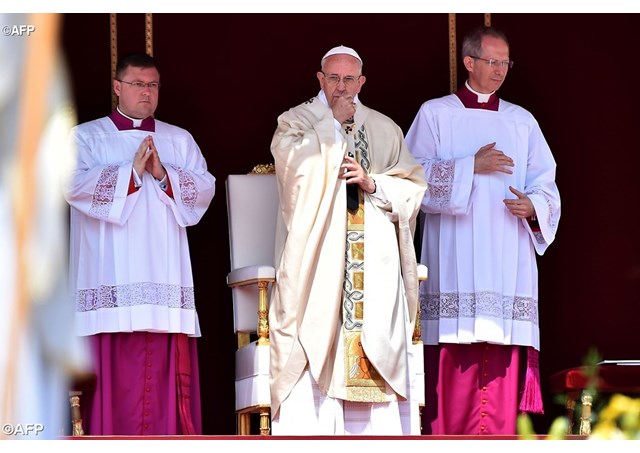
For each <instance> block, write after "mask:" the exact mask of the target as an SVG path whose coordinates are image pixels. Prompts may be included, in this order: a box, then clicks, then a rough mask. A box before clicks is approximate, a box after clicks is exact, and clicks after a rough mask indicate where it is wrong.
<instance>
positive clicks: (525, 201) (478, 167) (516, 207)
mask: <svg viewBox="0 0 640 453" xmlns="http://www.w3.org/2000/svg"><path fill="white" fill-rule="evenodd" d="M495 145H496V143H495V142H493V143H489V144H487V145H484V146H483V147H481V148H480V149H479V150H478V152H477V153H476V155H475V160H474V164H473V165H474V168H473V170H474V173H479V174H488V173H493V172H501V173H506V174H509V175H510V174H512V173H513V172H512V171H511V170H510V169H509V168H508V167H513V166H514V163H513V159H511V158H510V157H509V156H507V155H506V154H505V153H503V152H502V151H500V150H498V149H495V148H494V146H495ZM509 190H510V191H511V193H513V194H514V195H515V196H516V197H518V198H515V199H508V198H505V199H504V200H503V201H504V205H505V206H506V208H507V209H508V210H509V212H510V213H511V214H513V215H514V216H516V217H518V218H521V219H528V218H530V217H532V216H533V215H534V214H535V212H536V211H535V208H534V207H533V203H532V202H531V200H530V199H529V197H528V196H527V195H526V194H524V193H522V192H520V191H519V190H517V189H515V188H514V187H512V186H509Z"/></svg>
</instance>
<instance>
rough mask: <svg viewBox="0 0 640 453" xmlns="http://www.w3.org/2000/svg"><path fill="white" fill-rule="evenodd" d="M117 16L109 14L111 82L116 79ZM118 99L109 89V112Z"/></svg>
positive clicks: (114, 106)
mask: <svg viewBox="0 0 640 453" xmlns="http://www.w3.org/2000/svg"><path fill="white" fill-rule="evenodd" d="M116 16H117V14H116V13H111V14H109V42H110V48H111V80H113V79H115V78H116V64H117V63H118V23H117V17H116ZM117 104H118V97H117V96H116V93H115V91H113V88H111V110H113V109H115V108H116V105H117Z"/></svg>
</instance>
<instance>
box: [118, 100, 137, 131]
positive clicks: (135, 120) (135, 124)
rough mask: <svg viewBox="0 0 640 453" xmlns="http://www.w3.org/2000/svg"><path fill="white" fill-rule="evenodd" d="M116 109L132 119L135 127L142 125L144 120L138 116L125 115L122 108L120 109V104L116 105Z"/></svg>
mask: <svg viewBox="0 0 640 453" xmlns="http://www.w3.org/2000/svg"><path fill="white" fill-rule="evenodd" d="M116 109H118V112H119V113H120V115H122V116H124V117H125V118H127V119H130V120H131V121H133V127H140V126H141V125H142V120H141V119H138V118H131V117H130V116H129V115H125V114H124V113H122V110H120V106H119V105H118V106H116Z"/></svg>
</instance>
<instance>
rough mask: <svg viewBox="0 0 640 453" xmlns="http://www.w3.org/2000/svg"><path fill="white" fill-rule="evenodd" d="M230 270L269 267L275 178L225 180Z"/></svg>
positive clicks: (259, 176) (258, 176) (253, 176)
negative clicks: (256, 266) (255, 266)
mask: <svg viewBox="0 0 640 453" xmlns="http://www.w3.org/2000/svg"><path fill="white" fill-rule="evenodd" d="M227 212H228V216H229V251H230V254H231V257H230V258H231V269H239V268H242V267H246V266H254V265H270V266H273V255H274V243H275V234H276V219H277V214H278V189H277V187H276V175H275V174H248V175H229V176H228V177H227Z"/></svg>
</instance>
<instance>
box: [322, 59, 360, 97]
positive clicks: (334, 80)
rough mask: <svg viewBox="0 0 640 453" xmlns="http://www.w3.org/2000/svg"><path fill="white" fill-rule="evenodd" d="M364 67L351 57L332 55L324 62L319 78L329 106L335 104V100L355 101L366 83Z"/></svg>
mask: <svg viewBox="0 0 640 453" xmlns="http://www.w3.org/2000/svg"><path fill="white" fill-rule="evenodd" d="M361 72H362V65H361V64H360V61H359V60H358V59H357V58H355V57H352V56H351V55H346V54H338V55H332V56H330V57H329V58H327V59H326V60H325V61H324V66H323V70H322V71H319V72H318V74H317V76H318V80H319V81H320V88H322V90H323V91H324V94H325V96H327V100H328V101H329V104H333V102H332V101H333V98H335V97H346V98H350V99H353V98H354V97H355V95H356V94H358V93H360V89H361V88H362V85H364V82H365V81H366V78H365V76H363V75H361Z"/></svg>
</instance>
